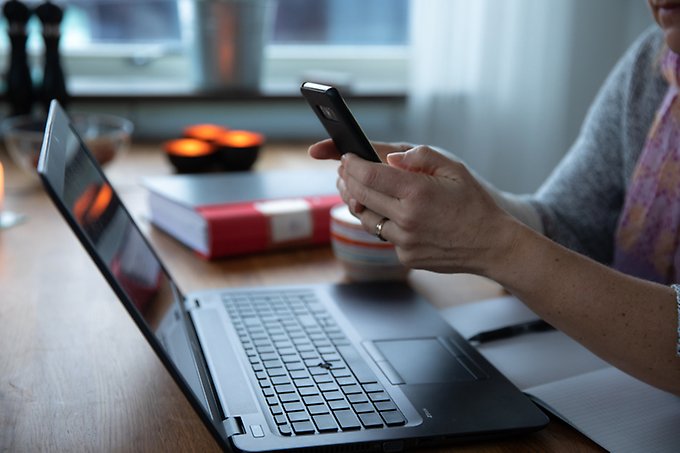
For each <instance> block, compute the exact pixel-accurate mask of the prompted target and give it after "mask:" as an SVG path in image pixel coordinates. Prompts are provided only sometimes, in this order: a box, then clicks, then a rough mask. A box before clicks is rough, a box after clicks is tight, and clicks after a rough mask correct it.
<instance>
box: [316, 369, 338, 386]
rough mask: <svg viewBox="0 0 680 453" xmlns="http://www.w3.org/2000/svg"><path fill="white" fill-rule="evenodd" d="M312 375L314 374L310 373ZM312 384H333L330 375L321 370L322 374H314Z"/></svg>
mask: <svg viewBox="0 0 680 453" xmlns="http://www.w3.org/2000/svg"><path fill="white" fill-rule="evenodd" d="M312 374H314V373H312ZM313 379H314V382H316V383H317V384H323V383H326V382H333V378H332V377H331V375H330V374H328V371H326V370H322V373H319V374H314V376H313Z"/></svg>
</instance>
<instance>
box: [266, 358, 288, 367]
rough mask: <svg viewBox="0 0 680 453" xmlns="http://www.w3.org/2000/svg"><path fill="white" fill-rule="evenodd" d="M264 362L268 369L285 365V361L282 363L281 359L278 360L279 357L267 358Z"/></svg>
mask: <svg viewBox="0 0 680 453" xmlns="http://www.w3.org/2000/svg"><path fill="white" fill-rule="evenodd" d="M262 364H263V365H264V367H265V368H267V369H269V368H281V367H282V366H283V363H281V361H280V360H278V359H276V360H265V361H264V362H262Z"/></svg>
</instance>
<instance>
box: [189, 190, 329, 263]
mask: <svg viewBox="0 0 680 453" xmlns="http://www.w3.org/2000/svg"><path fill="white" fill-rule="evenodd" d="M341 202H342V200H341V198H340V196H339V195H328V196H313V197H303V198H294V199H283V200H271V201H259V202H249V203H235V204H230V205H225V206H207V207H201V208H199V209H198V210H197V211H198V212H199V214H201V216H203V217H204V218H205V219H206V222H207V225H208V244H209V250H208V255H207V256H205V258H208V259H214V258H220V257H225V256H234V255H242V254H246V253H254V252H262V251H266V250H271V249H276V248H286V247H292V246H300V245H321V244H327V243H329V242H330V210H331V208H332V207H333V206H335V205H337V204H338V203H341Z"/></svg>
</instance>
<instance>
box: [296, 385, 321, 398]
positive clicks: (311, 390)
mask: <svg viewBox="0 0 680 453" xmlns="http://www.w3.org/2000/svg"><path fill="white" fill-rule="evenodd" d="M298 392H299V393H300V396H311V395H318V394H319V390H318V389H317V388H316V387H302V388H299V389H298Z"/></svg>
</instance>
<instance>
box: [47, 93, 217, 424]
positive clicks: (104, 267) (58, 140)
mask: <svg viewBox="0 0 680 453" xmlns="http://www.w3.org/2000/svg"><path fill="white" fill-rule="evenodd" d="M38 171H39V173H40V175H41V177H42V178H43V182H44V183H45V185H46V186H47V187H48V188H49V189H50V190H49V192H50V194H51V196H52V198H54V201H55V202H56V203H57V205H58V206H60V207H61V209H62V213H63V214H64V216H65V217H66V218H67V219H68V220H70V223H71V225H72V227H73V229H74V231H75V232H76V233H77V235H78V236H79V239H80V240H81V242H83V245H85V247H86V248H87V249H88V251H89V252H90V254H91V255H92V257H93V259H94V260H95V262H96V263H97V265H98V266H99V267H100V270H101V271H102V272H103V273H104V274H105V275H106V276H107V278H108V280H109V283H110V284H111V285H112V286H113V288H114V289H115V290H116V291H117V293H118V295H119V296H120V297H121V299H122V300H123V302H124V304H125V306H126V307H127V309H128V311H129V312H130V313H131V315H133V318H135V319H136V321H137V323H138V325H140V328H141V329H142V331H143V332H145V333H146V334H147V335H148V334H152V335H153V336H154V337H155V338H156V339H157V340H158V341H157V342H156V343H155V344H154V343H152V346H155V347H156V346H160V347H161V348H163V350H164V351H157V352H159V354H160V355H161V358H167V359H169V360H170V361H171V362H172V363H173V364H174V366H175V368H176V369H177V371H179V373H180V374H181V375H182V377H183V378H184V380H185V381H186V383H187V384H188V385H189V387H191V389H192V391H193V393H194V395H195V396H196V397H197V399H198V401H200V402H201V404H203V407H204V408H205V409H207V400H206V397H205V393H204V392H203V386H202V385H201V382H200V378H199V376H198V374H197V370H196V364H195V361H194V359H193V356H192V354H191V345H190V341H189V336H188V332H187V327H186V324H185V318H184V316H185V315H184V313H183V310H182V307H181V305H180V300H179V297H180V294H179V291H177V289H176V288H175V287H174V285H173V283H172V281H171V279H170V276H169V275H168V274H167V272H166V271H165V269H164V268H163V266H162V264H161V262H160V261H159V260H158V257H157V256H156V254H155V253H154V252H153V250H152V249H151V247H150V246H149V244H148V243H147V242H146V240H145V238H144V236H143V235H142V233H141V231H140V230H139V228H138V227H137V225H136V224H135V223H134V221H133V219H132V217H131V216H130V214H129V213H128V211H127V210H126V209H125V207H124V206H123V205H122V203H121V201H120V199H119V197H118V194H117V193H116V191H115V190H114V189H113V188H112V187H111V185H110V184H109V182H108V181H107V179H106V177H105V176H104V174H103V172H102V170H101V167H99V165H98V164H97V163H96V161H95V160H94V158H93V157H92V155H91V153H90V152H89V151H88V150H87V149H86V148H85V145H84V144H83V143H82V142H81V140H80V139H79V138H78V135H77V134H76V132H75V130H74V129H73V126H72V125H71V124H70V123H69V121H68V118H67V117H66V114H65V113H64V112H63V110H62V109H61V108H59V106H58V105H55V104H53V108H52V109H51V110H50V119H49V120H48V131H47V132H46V139H45V143H43V150H42V154H41V160H40V163H39V166H38ZM206 412H209V411H206Z"/></svg>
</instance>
